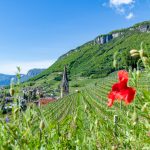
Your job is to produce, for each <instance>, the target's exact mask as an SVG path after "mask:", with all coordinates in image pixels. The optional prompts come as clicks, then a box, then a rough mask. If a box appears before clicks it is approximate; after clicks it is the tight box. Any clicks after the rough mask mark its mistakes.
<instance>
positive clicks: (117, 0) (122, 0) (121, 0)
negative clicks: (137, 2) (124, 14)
mask: <svg viewBox="0 0 150 150" xmlns="http://www.w3.org/2000/svg"><path fill="white" fill-rule="evenodd" d="M133 3H134V0H110V5H112V6H115V7H118V6H121V5H130V4H133Z"/></svg>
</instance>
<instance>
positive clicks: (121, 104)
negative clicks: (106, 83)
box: [120, 100, 122, 110]
mask: <svg viewBox="0 0 150 150" xmlns="http://www.w3.org/2000/svg"><path fill="white" fill-rule="evenodd" d="M120 110H122V100H121V101H120Z"/></svg>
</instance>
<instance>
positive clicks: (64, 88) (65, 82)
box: [61, 66, 69, 98]
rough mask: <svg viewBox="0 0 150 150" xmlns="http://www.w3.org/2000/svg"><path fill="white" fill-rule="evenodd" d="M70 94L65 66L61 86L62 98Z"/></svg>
mask: <svg viewBox="0 0 150 150" xmlns="http://www.w3.org/2000/svg"><path fill="white" fill-rule="evenodd" d="M68 94H69V80H68V75H67V68H66V66H65V67H64V72H63V78H62V84H61V98H63V97H64V96H65V95H68Z"/></svg>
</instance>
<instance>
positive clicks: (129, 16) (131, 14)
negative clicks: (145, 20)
mask: <svg viewBox="0 0 150 150" xmlns="http://www.w3.org/2000/svg"><path fill="white" fill-rule="evenodd" d="M133 17H134V14H133V13H132V12H130V13H129V14H128V15H127V16H126V19H128V20H130V19H132V18H133Z"/></svg>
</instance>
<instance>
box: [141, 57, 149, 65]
mask: <svg viewBox="0 0 150 150" xmlns="http://www.w3.org/2000/svg"><path fill="white" fill-rule="evenodd" d="M142 60H143V63H144V64H145V65H146V64H148V62H149V60H148V58H147V57H142Z"/></svg>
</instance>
